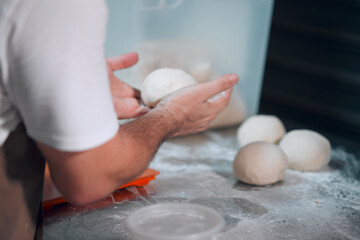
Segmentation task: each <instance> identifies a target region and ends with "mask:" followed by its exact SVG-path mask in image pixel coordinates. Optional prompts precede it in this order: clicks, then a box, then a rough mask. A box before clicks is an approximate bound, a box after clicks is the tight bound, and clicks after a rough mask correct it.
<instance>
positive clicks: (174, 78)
mask: <svg viewBox="0 0 360 240" xmlns="http://www.w3.org/2000/svg"><path fill="white" fill-rule="evenodd" d="M193 84H196V81H195V79H193V78H192V77H191V76H190V75H189V74H187V73H186V72H184V71H182V70H180V69H174V68H160V69H157V70H155V71H153V72H152V73H150V74H149V75H148V76H147V77H146V78H145V80H144V82H143V84H142V89H141V98H142V99H143V101H144V103H145V104H146V105H147V106H150V107H154V106H156V104H157V103H158V102H159V101H160V100H161V99H163V98H164V97H165V96H167V95H168V94H170V93H172V92H174V91H176V90H178V89H180V88H183V87H187V86H190V85H193Z"/></svg>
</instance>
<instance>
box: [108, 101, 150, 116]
mask: <svg viewBox="0 0 360 240" xmlns="http://www.w3.org/2000/svg"><path fill="white" fill-rule="evenodd" d="M113 102H114V106H115V111H116V114H117V117H118V118H119V119H126V118H135V117H140V116H142V115H144V114H146V113H147V112H149V111H150V108H148V107H145V106H142V105H140V103H139V102H138V101H137V100H136V99H134V98H117V97H113Z"/></svg>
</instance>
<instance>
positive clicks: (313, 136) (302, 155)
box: [279, 130, 331, 171]
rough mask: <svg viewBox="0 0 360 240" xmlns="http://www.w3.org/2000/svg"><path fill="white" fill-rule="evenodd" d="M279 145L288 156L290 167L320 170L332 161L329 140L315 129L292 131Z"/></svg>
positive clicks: (302, 169)
mask: <svg viewBox="0 0 360 240" xmlns="http://www.w3.org/2000/svg"><path fill="white" fill-rule="evenodd" d="M279 146H280V147H281V149H282V150H283V151H284V152H285V154H286V155H287V157H288V161H289V168H292V169H295V170H299V171H318V170H320V169H321V168H323V167H324V166H326V165H327V164H328V163H329V161H330V153H331V146H330V142H329V140H327V139H326V138H325V137H324V136H322V135H320V134H319V133H317V132H314V131H310V130H294V131H290V132H289V133H287V134H286V135H285V136H284V138H283V139H282V140H281V142H280V144H279Z"/></svg>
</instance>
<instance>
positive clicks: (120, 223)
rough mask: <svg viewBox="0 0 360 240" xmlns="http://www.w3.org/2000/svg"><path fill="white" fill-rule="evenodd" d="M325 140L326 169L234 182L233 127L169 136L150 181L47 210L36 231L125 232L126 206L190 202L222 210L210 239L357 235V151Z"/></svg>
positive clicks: (76, 234) (55, 235) (68, 234)
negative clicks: (219, 228)
mask: <svg viewBox="0 0 360 240" xmlns="http://www.w3.org/2000/svg"><path fill="white" fill-rule="evenodd" d="M330 140H332V139H330ZM332 144H333V146H332V147H333V150H332V156H331V162H330V164H329V166H328V167H327V168H326V169H324V170H322V171H320V172H298V171H293V170H288V171H287V173H286V176H285V180H284V181H283V182H280V183H276V184H274V185H271V186H266V187H255V186H249V185H246V184H243V183H241V182H238V181H237V180H236V178H235V176H234V174H233V172H232V161H233V159H234V156H235V154H236V152H237V150H238V145H237V142H236V128H230V129H224V130H218V131H207V132H205V133H202V134H197V135H193V136H188V137H181V138H175V139H171V140H169V141H167V142H165V143H164V144H163V145H162V147H161V148H160V150H159V152H158V154H157V155H156V157H155V159H154V160H153V162H152V164H151V167H152V168H154V169H156V170H159V171H160V172H161V173H160V175H159V176H158V177H157V178H156V180H154V181H153V182H151V183H150V184H149V185H148V186H146V187H139V188H135V187H131V188H128V189H126V190H121V191H118V192H116V193H114V195H113V196H111V197H109V198H108V199H106V200H104V201H103V202H100V203H97V204H95V205H92V206H87V207H83V208H74V207H71V206H68V205H62V206H59V207H56V208H54V209H52V210H49V211H48V212H46V213H45V229H44V238H45V239H130V236H129V233H128V232H127V231H126V229H125V219H126V217H127V216H128V215H129V214H131V213H132V212H133V211H134V210H136V209H139V208H140V207H143V206H147V205H150V204H156V203H168V202H190V203H198V204H202V205H205V206H209V207H211V208H213V209H215V210H217V211H218V212H219V213H220V214H221V215H222V216H223V217H224V219H225V222H226V226H225V229H224V231H223V232H221V233H220V234H219V235H218V237H217V239H218V240H227V239H229V240H230V239H360V228H359V226H360V158H359V154H358V153H355V152H352V151H353V150H352V149H351V148H349V147H348V144H346V143H345V142H343V141H337V140H336V139H335V140H332ZM356 151H359V150H356ZM122 196H127V197H122ZM124 199H126V200H124Z"/></svg>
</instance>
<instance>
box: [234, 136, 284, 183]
mask: <svg viewBox="0 0 360 240" xmlns="http://www.w3.org/2000/svg"><path fill="white" fill-rule="evenodd" d="M287 166H288V162H287V158H286V155H285V153H284V152H283V151H282V150H281V149H280V148H279V147H278V146H277V145H275V144H272V143H268V142H254V143H250V144H248V145H246V146H244V147H243V148H241V149H240V150H239V152H238V153H237V154H236V156H235V159H234V162H233V170H234V173H235V175H236V177H237V178H238V179H239V180H240V181H242V182H245V183H248V184H253V185H260V186H262V185H268V184H272V183H276V182H278V181H281V180H283V179H284V176H285V172H286V169H287Z"/></svg>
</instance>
